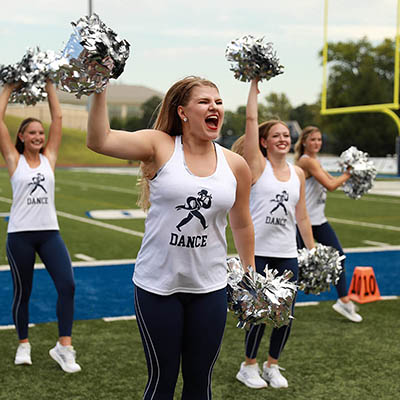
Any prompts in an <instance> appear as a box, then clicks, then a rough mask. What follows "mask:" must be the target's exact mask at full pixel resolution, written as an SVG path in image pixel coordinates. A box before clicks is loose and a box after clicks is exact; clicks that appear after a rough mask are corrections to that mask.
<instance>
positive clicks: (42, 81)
mask: <svg viewBox="0 0 400 400" xmlns="http://www.w3.org/2000/svg"><path fill="white" fill-rule="evenodd" d="M64 62H65V60H63V58H62V56H61V54H59V53H56V52H54V51H52V50H47V51H41V50H40V48H39V47H34V48H28V49H27V51H26V53H25V54H24V56H23V57H22V59H21V61H19V62H17V63H15V64H11V65H7V66H0V82H1V83H2V84H5V83H17V82H19V83H20V85H19V86H18V87H17V88H16V89H14V90H13V92H12V93H11V97H10V102H11V103H22V104H26V105H35V104H36V103H38V102H40V101H43V100H45V99H46V98H47V92H46V90H45V87H46V81H47V80H48V79H50V80H51V81H53V82H57V81H58V71H59V69H60V66H61V65H62V64H63V63H64Z"/></svg>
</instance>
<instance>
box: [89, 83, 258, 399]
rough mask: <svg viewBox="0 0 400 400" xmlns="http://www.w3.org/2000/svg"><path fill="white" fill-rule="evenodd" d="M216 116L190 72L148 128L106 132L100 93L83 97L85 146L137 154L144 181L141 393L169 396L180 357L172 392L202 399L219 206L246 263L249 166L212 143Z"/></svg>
mask: <svg viewBox="0 0 400 400" xmlns="http://www.w3.org/2000/svg"><path fill="white" fill-rule="evenodd" d="M223 117H224V109H223V105H222V99H221V97H220V95H219V92H218V89H217V87H216V86H215V84H213V83H212V82H210V81H208V80H205V79H201V78H197V77H187V78H185V79H182V80H181V81H178V82H176V83H175V84H174V85H173V86H172V87H171V88H170V89H169V90H168V92H167V94H166V95H165V98H164V100H163V103H162V105H161V108H160V110H159V113H158V117H157V120H156V122H155V129H146V130H140V131H136V132H126V131H116V130H111V129H110V126H109V122H108V117H107V106H106V93H105V92H103V93H101V94H95V95H94V99H93V102H92V107H91V110H90V114H89V123H88V137H87V145H88V147H89V148H91V149H92V150H94V151H96V152H99V153H102V154H106V155H109V156H112V157H118V158H123V159H128V160H140V161H142V169H143V173H144V179H145V183H146V185H145V187H146V186H147V187H148V188H149V192H148V193H149V197H148V196H147V194H146V193H147V192H144V198H142V200H143V203H142V204H147V203H150V208H149V212H148V216H147V218H146V224H145V235H144V238H143V242H142V245H141V248H140V251H139V254H138V256H137V261H136V265H135V272H134V276H133V281H134V283H135V309H136V316H137V322H138V326H139V330H140V332H141V336H142V339H143V346H144V351H145V354H146V360H147V364H148V369H149V380H148V383H147V388H146V391H145V395H144V399H152V398H163V399H164V398H165V399H171V400H172V399H173V397H174V390H175V384H176V379H177V376H178V374H179V369H180V363H181V361H182V373H183V375H184V377H185V378H184V385H183V394H182V398H183V399H195V398H198V399H200V398H201V399H205V398H211V386H210V385H211V379H210V376H211V375H210V374H211V371H212V368H213V365H214V363H215V360H216V357H217V356H218V352H219V348H220V345H221V340H222V336H223V331H224V326H225V320H226V310H227V296H226V284H227V268H226V239H225V228H226V215H227V213H229V219H230V224H231V228H232V232H233V236H234V240H235V245H236V248H237V250H238V253H239V256H240V258H241V260H242V263H243V264H244V265H252V266H254V229H253V224H252V221H251V217H250V212H249V193H250V185H251V173H250V170H249V168H248V166H247V164H246V162H245V160H243V158H242V157H239V156H238V155H237V154H234V153H232V152H231V151H229V150H227V149H224V148H222V147H221V146H219V145H218V144H217V143H215V142H214V141H215V139H217V137H218V134H219V132H220V129H221V126H222V122H223ZM150 343H151V345H149V344H150ZM155 362H157V366H158V367H157V368H154V363H155Z"/></svg>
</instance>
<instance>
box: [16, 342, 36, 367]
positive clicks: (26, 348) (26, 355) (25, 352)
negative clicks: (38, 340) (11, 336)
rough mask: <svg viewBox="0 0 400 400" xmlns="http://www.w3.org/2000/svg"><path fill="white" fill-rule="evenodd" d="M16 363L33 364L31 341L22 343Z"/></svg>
mask: <svg viewBox="0 0 400 400" xmlns="http://www.w3.org/2000/svg"><path fill="white" fill-rule="evenodd" d="M14 364H15V365H21V364H26V365H32V360H31V345H30V343H20V344H19V346H18V348H17V353H16V354H15V360H14Z"/></svg>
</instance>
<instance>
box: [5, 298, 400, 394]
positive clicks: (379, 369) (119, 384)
mask: <svg viewBox="0 0 400 400" xmlns="http://www.w3.org/2000/svg"><path fill="white" fill-rule="evenodd" d="M331 305H332V302H322V303H321V304H319V305H318V306H310V307H298V308H296V321H295V323H294V325H293V331H292V335H291V337H290V340H289V342H288V344H287V346H286V348H285V351H284V352H283V354H282V357H281V359H280V364H281V365H282V366H283V367H285V368H286V371H285V372H284V374H285V376H286V377H287V378H288V381H289V388H287V389H278V390H277V389H272V388H266V389H261V390H253V389H248V388H247V387H245V386H244V385H243V384H241V383H239V382H237V381H236V379H235V375H236V373H237V371H238V368H239V364H240V362H241V361H242V357H243V341H244V340H243V335H244V332H243V331H242V330H240V329H238V328H236V326H235V321H234V318H233V317H232V315H228V323H227V327H226V331H225V336H224V341H223V346H222V349H221V354H220V357H219V359H218V361H217V363H216V365H215V369H214V375H213V394H214V397H213V398H214V399H215V400H243V399H247V400H263V399H274V400H310V399H313V400H326V399H329V400H344V399H348V400H361V399H362V400H397V399H398V398H399V393H400V383H399V379H398V377H399V374H400V363H399V359H400V346H399V342H398V335H399V332H400V320H399V318H398V310H399V307H400V300H387V301H380V302H375V303H369V304H364V305H362V315H363V317H364V321H363V322H362V323H361V324H353V323H351V322H349V321H347V320H344V319H343V318H341V317H340V316H339V315H338V314H336V313H335V312H334V311H332V309H331ZM30 332H31V334H30V340H31V344H32V361H33V365H32V366H18V367H16V366H14V365H13V359H14V353H15V348H16V338H15V332H14V331H13V330H8V331H0V354H1V358H0V388H1V390H0V400H38V399H40V400H66V399H73V400H92V399H93V400H121V399H132V400H139V399H141V396H142V394H143V390H144V386H145V383H146V375H147V370H146V367H145V359H144V354H143V350H142V345H141V342H140V335H139V332H138V329H137V326H136V321H118V322H104V321H102V320H93V321H77V322H76V323H75V324H74V344H75V348H76V349H77V351H78V353H77V360H78V362H79V363H80V364H81V366H82V368H83V369H82V372H80V373H77V374H71V375H69V374H65V373H64V372H62V371H61V370H60V368H59V367H58V365H57V364H56V363H55V362H54V361H53V360H52V359H50V357H49V355H48V350H49V348H51V347H52V346H53V345H54V340H55V338H56V335H57V326H56V324H55V323H48V324H40V325H38V326H35V327H33V328H31V330H30ZM268 336H269V335H268V332H266V335H265V336H264V339H263V342H262V344H261V348H260V350H261V349H264V351H266V349H267V338H268ZM259 359H260V360H261V361H264V360H265V353H264V354H260V357H259ZM180 388H181V380H180V379H179V381H178V387H177V395H176V396H175V399H176V400H178V399H179V398H180V397H179V393H180Z"/></svg>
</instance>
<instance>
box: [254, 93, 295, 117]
mask: <svg viewBox="0 0 400 400" xmlns="http://www.w3.org/2000/svg"><path fill="white" fill-rule="evenodd" d="M265 101H266V103H267V104H266V105H265V106H263V105H262V104H261V105H260V109H259V117H260V120H261V121H266V120H267V119H271V118H279V119H281V120H282V121H288V120H289V117H290V112H291V110H292V105H291V104H290V100H289V98H288V97H287V96H286V94H285V93H274V92H272V93H270V94H269V95H268V96H265Z"/></svg>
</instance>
